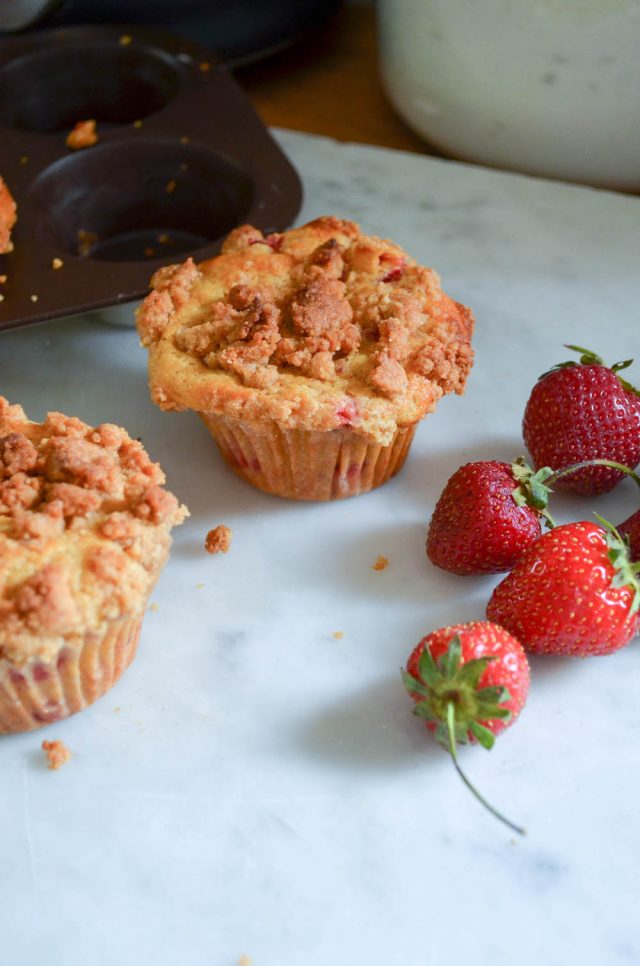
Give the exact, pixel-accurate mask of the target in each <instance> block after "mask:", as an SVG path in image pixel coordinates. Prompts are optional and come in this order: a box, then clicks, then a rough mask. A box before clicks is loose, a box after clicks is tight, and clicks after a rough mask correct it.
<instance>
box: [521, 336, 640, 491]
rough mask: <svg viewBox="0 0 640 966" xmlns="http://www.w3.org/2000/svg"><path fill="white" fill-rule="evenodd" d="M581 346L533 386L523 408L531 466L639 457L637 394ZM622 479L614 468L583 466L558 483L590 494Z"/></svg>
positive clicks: (639, 404) (616, 367) (626, 461)
mask: <svg viewBox="0 0 640 966" xmlns="http://www.w3.org/2000/svg"><path fill="white" fill-rule="evenodd" d="M566 348H567V349H572V350H573V351H575V352H580V353H581V356H580V362H579V363H577V362H562V363H560V364H559V365H558V366H554V368H553V369H551V371H550V372H546V373H544V375H542V376H541V377H540V379H539V380H538V382H537V384H536V385H535V386H534V388H533V391H532V393H531V396H530V397H529V402H528V403H527V407H526V409H525V413H524V423H523V432H524V441H525V444H526V446H527V448H528V450H529V452H530V453H531V456H532V457H533V461H534V465H535V466H536V467H541V466H551V467H552V468H553V469H554V470H559V469H562V468H564V467H565V466H569V465H571V464H572V463H578V462H582V461H583V460H592V459H606V460H611V461H613V462H615V463H623V464H626V465H627V466H630V467H634V466H636V465H637V464H638V462H640V398H639V395H640V394H639V393H638V391H637V390H636V389H634V387H633V386H631V385H630V384H629V383H628V382H626V381H625V380H624V379H622V378H621V377H620V376H619V375H617V373H618V372H620V370H622V369H626V368H627V366H629V365H631V363H632V361H633V360H632V359H628V360H627V361H625V362H618V363H616V364H615V365H614V366H612V367H611V368H610V369H609V368H607V366H605V365H604V363H603V361H602V359H601V358H600V357H599V356H597V355H595V354H594V353H593V352H589V351H588V350H587V349H581V348H580V346H573V345H569V346H566ZM621 479H622V475H621V473H619V472H617V471H616V469H614V468H606V467H600V466H596V467H593V466H591V467H584V468H582V469H580V470H576V472H575V473H571V474H569V475H568V476H565V477H564V478H563V479H562V480H558V487H559V488H561V489H565V490H569V491H571V492H572V493H580V494H583V495H585V496H590V495H593V494H595V493H606V492H607V491H608V490H612V489H613V487H614V486H615V485H616V484H617V483H619V482H620V480H621Z"/></svg>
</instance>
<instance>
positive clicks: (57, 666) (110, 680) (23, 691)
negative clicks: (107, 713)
mask: <svg viewBox="0 0 640 966" xmlns="http://www.w3.org/2000/svg"><path fill="white" fill-rule="evenodd" d="M141 625H142V619H141V618H139V617H136V618H129V619H127V620H118V621H113V622H112V623H111V624H109V625H108V627H107V629H106V631H105V632H104V633H102V632H96V631H87V632H86V634H85V635H84V640H83V642H82V645H81V646H80V647H78V646H76V645H74V646H65V647H63V648H62V649H61V650H60V652H59V653H58V655H57V657H56V659H55V660H54V661H52V662H45V661H40V660H33V661H29V662H28V663H27V664H24V665H20V666H18V665H16V664H13V663H12V662H11V661H8V660H5V659H1V660H0V734H12V733H14V732H19V731H33V730H34V729H35V728H41V727H42V726H43V725H46V724H51V723H52V722H54V721H61V720H62V719H63V718H68V717H69V715H72V714H75V713H76V712H77V711H82V709H83V708H86V707H88V706H89V705H90V704H93V702H94V701H96V700H97V699H98V698H100V697H102V695H103V694H106V692H107V691H108V690H109V689H110V688H111V687H112V686H113V685H114V684H115V683H116V681H117V680H118V679H119V677H120V676H121V674H122V672H123V671H124V670H126V668H127V667H128V666H129V664H130V663H131V661H132V660H133V658H134V657H135V653H136V648H137V646H138V639H139V637H140V627H141Z"/></svg>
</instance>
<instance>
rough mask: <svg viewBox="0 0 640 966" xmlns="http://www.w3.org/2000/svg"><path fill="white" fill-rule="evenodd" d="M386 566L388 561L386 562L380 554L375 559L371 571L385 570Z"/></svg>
mask: <svg viewBox="0 0 640 966" xmlns="http://www.w3.org/2000/svg"><path fill="white" fill-rule="evenodd" d="M388 566H389V561H388V560H387V558H386V557H383V556H382V554H380V556H379V557H376V562H375V563H374V564H372V565H371V569H372V570H386V569H387V567H388Z"/></svg>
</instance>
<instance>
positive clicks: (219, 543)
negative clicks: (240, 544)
mask: <svg viewBox="0 0 640 966" xmlns="http://www.w3.org/2000/svg"><path fill="white" fill-rule="evenodd" d="M232 535H233V534H232V531H231V529H230V528H229V527H226V526H225V525H224V523H221V524H220V525H219V526H217V527H214V528H213V530H209V533H208V534H207V537H206V540H205V542H204V549H205V550H206V551H207V553H228V551H229V547H230V546H231V537H232Z"/></svg>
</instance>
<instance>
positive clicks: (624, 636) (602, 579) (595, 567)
mask: <svg viewBox="0 0 640 966" xmlns="http://www.w3.org/2000/svg"><path fill="white" fill-rule="evenodd" d="M598 519H599V520H600V521H601V524H602V525H601V526H600V525H598V524H596V523H590V522H589V521H581V522H579V523H568V524H566V525H565V526H561V527H556V528H555V529H554V530H551V531H550V532H549V533H545V535H544V536H542V537H540V539H539V540H538V542H537V543H535V544H534V545H533V547H531V549H530V550H527V552H526V553H525V554H524V556H523V557H521V558H520V560H519V561H518V563H517V564H516V566H515V567H514V569H513V570H512V571H511V573H510V574H508V576H507V577H505V578H504V579H503V580H502V581H501V582H500V583H499V584H498V586H497V587H496V589H495V590H494V592H493V594H492V596H491V599H490V601H489V604H488V606H487V617H488V618H489V620H492V621H495V622H496V623H498V624H501V625H502V626H503V627H505V628H506V629H507V630H508V631H510V633H511V634H514V635H515V636H517V638H518V640H519V641H521V642H522V645H523V647H524V648H525V649H526V650H527V651H532V652H534V653H536V654H563V655H572V656H578V657H587V656H589V655H593V654H611V653H612V652H613V651H617V650H618V649H619V648H621V647H624V645H625V644H626V643H627V642H628V641H629V640H631V638H632V637H633V635H634V634H635V632H636V627H637V620H638V618H637V611H638V606H639V604H640V583H639V581H638V578H637V572H638V570H639V569H640V564H632V563H631V562H630V560H629V557H628V552H627V547H626V545H625V543H624V541H623V540H622V538H621V537H620V535H619V534H618V533H617V531H616V530H615V528H614V527H612V526H611V524H608V523H607V522H606V520H602V519H601V518H600V517H598Z"/></svg>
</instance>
